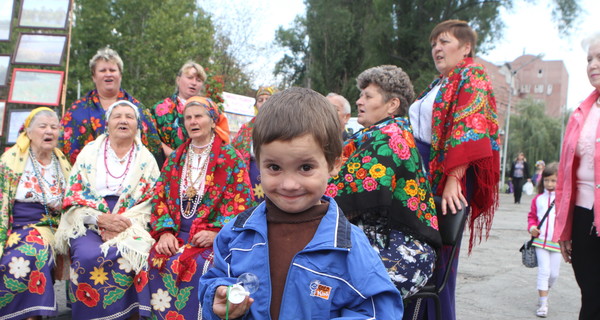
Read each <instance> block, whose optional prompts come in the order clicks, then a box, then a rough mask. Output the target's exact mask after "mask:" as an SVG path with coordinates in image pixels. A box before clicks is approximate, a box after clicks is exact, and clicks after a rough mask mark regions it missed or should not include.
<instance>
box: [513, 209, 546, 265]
mask: <svg viewBox="0 0 600 320" xmlns="http://www.w3.org/2000/svg"><path fill="white" fill-rule="evenodd" d="M553 207H554V201H552V203H551V204H550V206H549V207H548V210H547V211H546V213H545V214H544V217H543V218H542V221H540V223H539V224H538V226H537V228H538V229H540V228H541V227H542V224H544V221H545V220H546V218H547V217H548V214H549V213H550V210H552V208H553ZM533 239H535V237H533V236H532V237H531V239H529V240H527V241H525V243H524V244H523V245H522V246H521V249H519V251H521V261H522V262H523V265H524V266H526V267H527V268H535V267H537V266H538V263H537V255H536V254H535V247H534V246H533Z"/></svg>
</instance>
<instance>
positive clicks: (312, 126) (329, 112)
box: [252, 87, 342, 170]
mask: <svg viewBox="0 0 600 320" xmlns="http://www.w3.org/2000/svg"><path fill="white" fill-rule="evenodd" d="M305 134H310V135H311V136H312V137H313V138H314V139H315V141H316V142H317V143H318V144H319V146H320V147H321V150H323V154H324V155H325V160H326V161H327V164H328V165H329V169H330V170H331V169H333V167H334V165H335V161H336V159H337V158H339V157H340V156H341V155H342V127H341V124H340V120H339V119H338V116H337V112H336V110H335V108H334V107H333V105H331V103H329V101H328V100H327V99H326V98H325V97H323V96H322V95H321V94H319V93H317V92H315V91H313V90H311V89H306V88H298V87H293V88H290V89H287V90H284V91H281V92H278V93H275V94H274V95H273V96H272V97H271V98H269V99H268V100H267V101H266V102H265V104H264V105H263V106H262V107H261V109H260V112H259V113H258V115H257V116H256V121H255V122H254V129H253V131H252V140H253V147H254V151H255V154H256V159H257V160H258V161H260V149H261V147H262V146H263V145H264V144H267V143H271V142H273V141H277V140H280V141H290V140H292V139H294V138H297V137H301V136H303V135H305Z"/></svg>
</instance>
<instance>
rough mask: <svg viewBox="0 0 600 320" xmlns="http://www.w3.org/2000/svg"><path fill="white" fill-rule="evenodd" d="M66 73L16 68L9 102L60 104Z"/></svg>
mask: <svg viewBox="0 0 600 320" xmlns="http://www.w3.org/2000/svg"><path fill="white" fill-rule="evenodd" d="M64 75H65V73H64V72H63V71H54V70H38V69H21V68H14V69H13V73H12V83H11V85H10V91H9V93H8V102H11V103H25V104H38V105H46V106H58V104H59V103H60V94H61V91H62V90H61V89H62V82H63V78H64Z"/></svg>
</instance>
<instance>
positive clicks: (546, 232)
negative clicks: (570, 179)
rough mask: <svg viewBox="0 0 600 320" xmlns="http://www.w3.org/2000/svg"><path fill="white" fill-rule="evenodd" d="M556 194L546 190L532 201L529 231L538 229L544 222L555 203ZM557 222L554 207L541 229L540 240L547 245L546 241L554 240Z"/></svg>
mask: <svg viewBox="0 0 600 320" xmlns="http://www.w3.org/2000/svg"><path fill="white" fill-rule="evenodd" d="M554 197H555V193H554V192H549V191H548V190H544V193H541V194H538V195H537V196H535V197H534V198H533V200H531V210H529V214H528V215H527V231H529V230H531V227H537V225H538V224H539V223H540V221H542V219H543V218H544V215H545V214H546V211H548V207H550V204H551V203H552V201H554ZM555 220H556V207H553V208H552V210H550V213H549V214H548V217H547V218H546V220H544V224H543V225H542V227H541V228H540V235H539V236H538V238H540V240H542V241H543V242H544V246H545V244H546V240H552V236H553V234H554V221H555Z"/></svg>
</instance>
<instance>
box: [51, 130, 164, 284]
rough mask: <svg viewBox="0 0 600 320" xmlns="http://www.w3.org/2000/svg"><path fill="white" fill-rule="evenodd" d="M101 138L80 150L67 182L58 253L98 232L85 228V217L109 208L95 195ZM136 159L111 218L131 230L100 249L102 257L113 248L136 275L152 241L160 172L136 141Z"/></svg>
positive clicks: (57, 233)
mask: <svg viewBox="0 0 600 320" xmlns="http://www.w3.org/2000/svg"><path fill="white" fill-rule="evenodd" d="M107 138H108V137H107V136H106V135H104V134H102V135H100V136H98V138H96V140H94V141H93V142H90V143H89V144H88V145H86V146H85V148H83V150H82V151H81V153H80V154H79V156H78V157H77V161H76V162H75V165H74V166H73V170H72V171H71V176H70V177H69V181H67V192H66V195H65V198H64V200H63V207H64V209H65V213H64V214H63V216H62V219H61V222H60V225H59V227H58V230H57V232H56V235H55V249H56V250H57V251H58V252H60V253H68V249H69V245H70V240H71V239H76V238H78V237H81V236H83V235H85V233H86V231H87V230H88V228H89V229H90V230H94V231H95V232H99V231H98V228H97V227H96V226H86V225H85V224H84V219H85V217H87V216H92V217H98V216H99V215H101V214H103V213H108V212H109V209H108V204H107V203H106V201H105V200H104V198H103V197H101V196H100V195H98V193H97V192H96V191H95V186H96V171H97V170H99V169H100V170H104V168H97V167H96V163H97V158H98V157H99V156H101V155H100V152H101V150H102V145H103V143H104V140H105V139H107ZM135 142H136V144H135V148H136V151H137V155H136V157H135V160H134V161H133V162H132V163H131V166H132V167H131V168H130V169H129V170H133V171H131V174H129V175H128V178H127V181H125V182H124V183H125V184H124V185H123V189H122V190H123V193H122V194H121V195H120V196H119V200H118V201H117V203H116V205H115V207H114V210H113V214H121V215H123V216H124V217H127V218H129V219H130V220H131V224H132V225H131V227H129V228H128V229H126V230H125V231H123V232H121V233H120V234H119V235H118V236H116V237H114V238H113V239H111V240H108V241H106V242H104V243H103V244H102V245H101V246H100V249H101V250H102V253H103V254H104V255H106V254H107V252H108V249H109V248H110V247H113V246H115V247H116V248H117V250H118V252H119V253H120V254H121V256H122V257H123V258H125V259H126V260H127V261H128V262H129V263H130V264H131V266H132V267H133V269H134V270H135V272H136V273H137V272H139V271H140V270H142V269H143V268H146V267H147V260H148V252H149V251H150V248H151V247H152V244H154V239H153V238H152V237H151V236H150V234H149V233H148V230H147V227H148V223H149V222H150V211H151V209H152V206H151V204H150V200H151V198H152V189H153V187H154V182H155V181H156V179H158V175H159V173H160V172H159V169H158V165H157V164H156V161H155V160H154V157H153V156H152V154H151V153H150V151H148V149H146V147H144V146H143V145H142V144H141V142H140V141H139V139H137V138H136V141H135Z"/></svg>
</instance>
